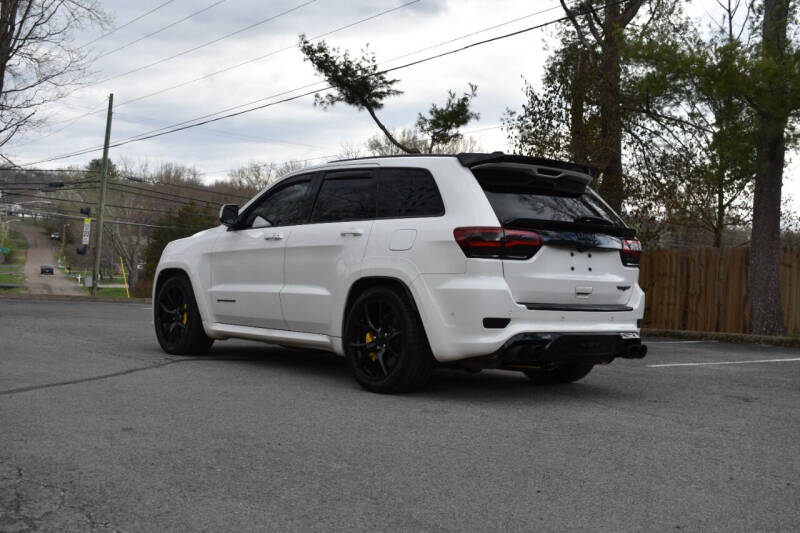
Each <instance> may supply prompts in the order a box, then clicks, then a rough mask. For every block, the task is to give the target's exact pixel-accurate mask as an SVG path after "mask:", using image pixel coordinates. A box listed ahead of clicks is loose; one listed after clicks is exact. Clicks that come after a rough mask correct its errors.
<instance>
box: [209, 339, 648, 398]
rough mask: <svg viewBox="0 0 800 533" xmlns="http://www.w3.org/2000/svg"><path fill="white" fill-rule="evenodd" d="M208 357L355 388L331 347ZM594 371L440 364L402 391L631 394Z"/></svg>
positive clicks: (229, 348) (238, 347)
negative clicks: (566, 377)
mask: <svg viewBox="0 0 800 533" xmlns="http://www.w3.org/2000/svg"><path fill="white" fill-rule="evenodd" d="M208 358H209V359H211V360H220V361H230V362H237V363H242V364H249V365H254V366H257V367H259V368H265V369H268V368H280V369H281V370H283V371H290V372H294V371H296V372H298V373H302V374H303V375H305V376H308V377H309V378H313V379H315V380H324V381H331V382H335V385H336V386H337V387H338V386H341V387H346V388H348V389H356V390H358V389H360V387H359V386H358V384H357V383H356V382H355V380H354V379H353V378H352V376H351V375H350V372H349V370H348V369H347V365H346V364H345V361H344V359H343V358H342V357H339V356H338V355H336V354H333V353H330V352H323V351H315V350H308V349H295V348H288V347H282V346H276V345H269V344H257V343H254V344H252V345H251V344H246V345H242V344H239V343H237V344H230V345H226V344H222V343H220V344H217V345H215V346H214V348H213V349H212V351H211V352H210V353H209V355H208ZM596 372H597V369H595V370H594V371H593V373H592V374H589V376H587V377H586V378H584V380H583V381H580V382H577V383H570V384H563V385H538V384H533V383H531V381H530V380H529V379H528V378H527V377H526V376H525V375H524V374H522V373H521V372H511V371H502V370H484V371H482V372H479V373H469V372H464V371H460V370H452V369H446V368H440V369H437V370H436V371H435V372H434V374H433V377H432V379H431V381H430V383H429V384H428V385H427V386H426V387H424V388H423V389H421V390H419V391H416V392H413V393H410V394H407V395H404V396H408V397H413V398H419V399H439V400H445V399H446V400H448V401H452V400H464V401H470V402H475V401H480V402H481V403H486V404H491V403H496V402H506V403H508V402H509V401H514V400H520V401H524V402H530V401H535V402H538V403H542V402H558V403H564V402H570V401H578V402H587V401H598V402H599V401H613V400H626V401H627V400H630V399H631V398H632V397H633V396H635V395H634V394H633V393H632V392H631V391H628V390H626V389H622V388H620V387H619V385H618V384H617V383H616V382H614V381H613V380H612V379H609V380H608V381H606V382H603V378H602V377H601V376H597V375H593V374H594V373H596ZM365 394H367V393H366V392H365Z"/></svg>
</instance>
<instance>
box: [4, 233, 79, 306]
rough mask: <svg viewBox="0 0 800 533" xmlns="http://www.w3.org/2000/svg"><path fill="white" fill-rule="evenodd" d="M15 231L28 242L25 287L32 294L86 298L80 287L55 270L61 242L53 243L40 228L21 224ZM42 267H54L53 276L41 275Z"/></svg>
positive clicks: (24, 270)
mask: <svg viewBox="0 0 800 533" xmlns="http://www.w3.org/2000/svg"><path fill="white" fill-rule="evenodd" d="M14 229H16V230H17V231H19V232H20V233H22V234H23V235H24V236H25V240H26V241H28V253H27V257H26V258H25V267H24V269H23V272H24V274H25V285H26V286H27V288H28V292H29V293H31V294H66V295H71V296H86V293H85V292H83V291H81V289H80V287H78V285H77V284H76V283H75V282H74V281H73V280H71V279H70V278H68V277H67V276H65V275H64V273H63V272H62V271H61V270H59V269H58V268H55V264H56V263H55V252H56V249H57V248H58V247H59V246H61V242H60V241H53V240H51V239H50V237H49V236H48V235H45V234H44V233H42V228H41V227H40V226H31V225H29V224H25V223H21V224H15V225H14ZM42 265H53V274H52V275H50V274H44V275H42V274H41V266H42Z"/></svg>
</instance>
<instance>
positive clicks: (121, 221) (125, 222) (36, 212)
mask: <svg viewBox="0 0 800 533" xmlns="http://www.w3.org/2000/svg"><path fill="white" fill-rule="evenodd" d="M25 211H28V212H29V213H31V214H34V215H49V216H54V217H60V218H71V219H76V220H83V219H84V217H82V216H79V215H68V214H66V213H58V212H55V213H54V212H52V211H40V210H38V209H26V210H25ZM104 223H105V224H119V225H123V226H142V227H146V228H165V229H193V230H198V228H197V227H195V226H162V225H158V224H146V223H143V222H133V221H128V220H124V219H119V220H118V219H115V220H106V221H104ZM209 227H213V226H209ZM200 231H202V230H200Z"/></svg>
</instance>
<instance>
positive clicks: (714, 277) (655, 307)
mask: <svg viewBox="0 0 800 533" xmlns="http://www.w3.org/2000/svg"><path fill="white" fill-rule="evenodd" d="M748 253H749V248H696V249H676V250H672V249H669V250H646V251H645V253H644V255H643V256H642V264H641V270H640V276H639V284H640V285H641V286H642V288H643V289H644V291H645V293H646V294H647V300H646V306H645V313H644V324H645V327H651V328H658V329H681V330H694V331H718V332H725V333H750V291H749V283H748ZM781 296H782V304H783V318H784V322H785V324H786V331H787V333H788V334H790V335H798V334H800V248H784V249H783V252H782V255H781Z"/></svg>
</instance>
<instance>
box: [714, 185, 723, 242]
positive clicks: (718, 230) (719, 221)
mask: <svg viewBox="0 0 800 533" xmlns="http://www.w3.org/2000/svg"><path fill="white" fill-rule="evenodd" d="M724 176H725V172H724V170H723V171H721V172H720V173H719V175H718V176H717V179H718V180H719V181H718V182H717V212H716V217H715V218H716V220H715V222H714V247H715V248H719V247H721V246H722V232H723V231H724V230H725V187H724V186H723V180H724Z"/></svg>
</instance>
